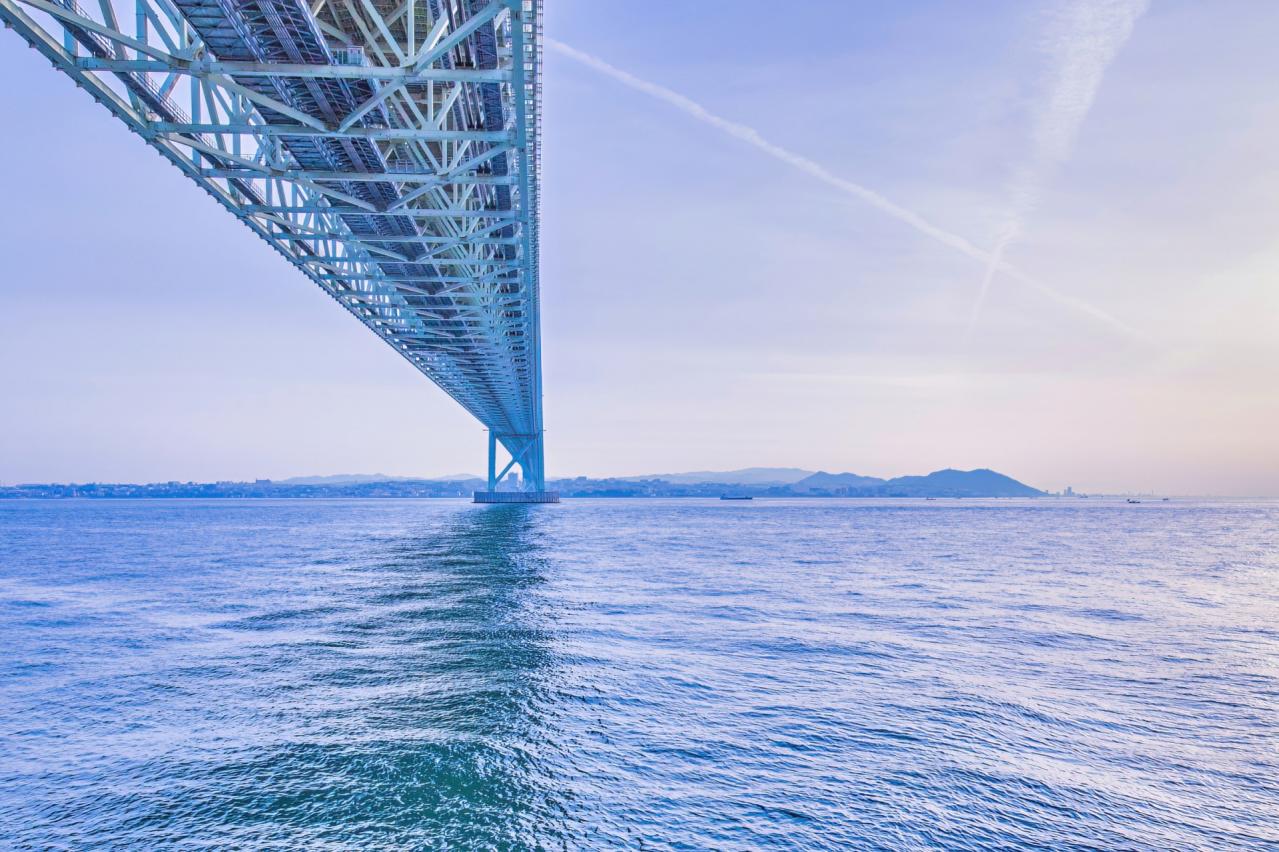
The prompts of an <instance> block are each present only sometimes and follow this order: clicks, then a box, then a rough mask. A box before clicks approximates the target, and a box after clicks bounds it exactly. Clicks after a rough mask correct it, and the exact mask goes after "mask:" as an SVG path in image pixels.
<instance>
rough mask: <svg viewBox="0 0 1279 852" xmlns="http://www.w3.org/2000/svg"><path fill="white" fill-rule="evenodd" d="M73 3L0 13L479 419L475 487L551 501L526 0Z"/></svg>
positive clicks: (501, 497) (29, 0)
mask: <svg viewBox="0 0 1279 852" xmlns="http://www.w3.org/2000/svg"><path fill="white" fill-rule="evenodd" d="M85 2H86V3H89V5H88V6H87V7H85V6H81V5H79V3H77V2H76V0H0V20H3V22H4V23H5V25H6V27H8V28H11V29H12V30H14V31H15V32H17V34H18V35H20V36H21V37H22V38H23V39H25V40H26V41H27V43H28V44H29V45H30V46H31V47H32V48H34V49H35V50H38V51H39V52H40V53H41V54H43V55H44V56H45V57H46V58H47V59H48V60H49V61H50V62H51V63H52V64H53V66H54V67H55V68H57V69H58V70H60V71H62V72H63V73H65V74H67V75H68V76H70V77H71V78H72V79H73V80H74V81H75V82H76V84H77V85H78V86H80V87H81V88H83V89H85V90H86V91H87V92H88V93H89V94H90V95H92V97H93V98H94V100H96V101H97V102H98V103H100V104H102V105H103V106H105V107H106V108H107V109H109V110H110V111H111V112H112V113H113V114H114V115H115V116H116V117H117V118H119V119H120V120H121V121H122V122H124V124H125V126H127V127H128V128H129V129H130V130H132V131H133V132H134V133H136V134H137V135H139V136H140V137H142V139H143V140H145V141H146V143H147V144H149V145H150V146H151V147H153V148H154V149H155V150H157V151H158V152H159V153H160V154H161V155H163V156H164V157H165V158H166V159H168V160H169V162H170V163H172V164H173V165H174V166H176V167H177V168H179V169H180V170H181V171H182V172H183V173H184V174H185V175H186V176H187V177H189V178H190V179H191V180H193V181H195V183H197V184H199V185H200V187H201V188H203V189H204V191H205V192H207V193H208V194H209V195H210V196H212V197H213V198H214V199H215V200H216V201H217V202H218V203H219V204H221V205H222V206H223V207H225V208H226V209H227V210H228V211H229V212H230V213H231V214H232V215H234V216H235V217H236V218H238V219H239V220H240V221H241V222H243V223H244V224H245V225H246V226H247V227H248V228H249V229H250V230H252V231H253V232H254V233H255V234H257V235H258V236H259V237H261V238H262V239H263V240H265V241H266V242H267V243H268V244H269V245H271V247H272V248H274V249H275V250H276V251H277V252H279V253H280V254H281V255H283V256H284V258H285V259H286V260H287V261H289V263H291V264H293V266H295V267H296V268H297V269H298V270H300V271H301V272H302V274H304V275H306V276H307V277H308V278H310V279H311V280H312V281H313V282H315V283H316V284H317V285H318V286H319V287H320V288H321V289H322V290H324V291H325V292H326V293H328V294H329V295H330V296H331V297H332V298H333V299H335V300H336V301H337V302H338V303H339V304H341V305H342V307H344V308H346V310H347V311H349V312H350V313H351V314H352V315H353V316H355V317H356V318H357V319H358V320H359V321H360V322H362V323H364V324H365V325H366V326H368V328H369V329H370V330H372V332H373V333H374V334H376V335H377V336H378V337H380V338H382V339H383V340H384V341H386V343H387V344H388V345H390V346H391V347H392V348H394V349H395V350H396V351H397V352H398V353H399V354H400V355H401V357H403V358H406V359H407V360H408V361H409V362H410V363H411V364H412V365H413V366H414V367H416V368H417V369H418V370H419V371H421V372H422V373H423V374H425V375H426V376H427V378H429V379H431V381H433V382H435V383H436V384H437V385H438V386H439V387H441V388H443V389H444V391H445V393H447V394H449V396H451V397H452V398H453V399H454V400H456V401H457V402H458V403H459V404H460V405H461V406H462V407H463V408H465V409H466V410H467V411H468V412H470V413H471V414H472V415H474V416H475V417H476V419H478V420H479V421H480V422H481V423H483V424H484V426H485V427H486V428H487V429H488V436H489V438H488V485H487V490H485V491H481V492H476V495H475V499H476V501H477V502H555V501H556V500H557V499H558V497H557V495H556V494H554V492H548V491H547V490H546V474H545V468H544V456H545V453H544V447H543V427H542V369H541V343H540V339H539V334H540V317H539V301H538V287H539V277H538V192H539V182H540V173H539V141H538V140H539V125H540V100H541V98H540V94H541V92H540V89H541V83H540V79H541V74H540V72H541V65H542V48H541V45H542V38H541V8H540V0H492V2H490V1H489V0H310V2H308V0H92V2H90V0H85ZM499 448H500V449H499ZM499 460H505V462H506V463H505V467H504V468H501V469H499V467H498V463H499ZM516 466H518V467H519V468H520V476H519V477H518V480H519V483H520V485H519V488H518V489H516V490H502V491H499V490H498V489H499V483H500V482H502V481H504V480H506V481H509V480H510V479H515V477H510V478H508V477H507V474H508V472H509V471H511V470H512V469H513V468H515V467H516Z"/></svg>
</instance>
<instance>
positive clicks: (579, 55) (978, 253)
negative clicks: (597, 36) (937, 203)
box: [546, 38, 1139, 337]
mask: <svg viewBox="0 0 1279 852" xmlns="http://www.w3.org/2000/svg"><path fill="white" fill-rule="evenodd" d="M546 46H547V47H549V48H550V49H552V50H554V51H555V52H557V53H559V54H561V55H563V56H567V57H569V58H570V59H573V60H575V61H577V62H580V63H582V64H583V65H586V66H587V67H589V68H592V69H594V70H596V71H598V72H600V73H601V74H604V75H605V76H608V77H611V78H612V79H614V80H616V81H617V82H619V83H622V84H623V85H625V86H628V87H630V88H632V89H635V90H636V91H639V92H643V93H644V94H646V95H650V96H651V97H654V98H656V99H658V100H660V101H663V102H664V103H667V104H669V105H670V106H673V107H675V108H676V109H678V110H680V111H681V112H683V113H685V114H687V115H690V116H692V117H693V118H696V119H697V120H698V121H701V122H703V123H705V124H709V125H710V126H712V127H715V128H716V129H718V130H720V131H722V132H724V133H726V134H728V135H729V136H732V137H734V138H736V139H739V140H741V141H742V142H745V143H747V144H748V145H751V146H753V147H755V148H757V149H759V150H760V151H763V152H764V153H765V154H768V155H769V156H770V157H773V158H774V159H777V160H780V161H781V162H783V163H786V164H787V165H789V166H792V167H794V168H796V169H799V170H800V171H802V172H805V173H806V174H808V175H811V176H812V177H814V178H816V179H818V180H820V181H822V182H823V183H825V184H827V185H828V186H831V187H834V188H835V189H838V190H840V191H841V192H844V193H846V194H848V195H851V196H853V197H854V198H857V199H859V200H861V201H863V202H865V203H866V204H869V205H870V206H872V207H874V208H876V209H877V210H880V211H881V212H883V213H885V214H887V215H889V216H891V217H892V218H894V219H897V220H898V221H900V222H902V223H904V224H906V225H908V226H910V227H911V228H914V229H915V230H916V231H918V232H919V233H921V234H924V235H925V236H928V237H930V238H932V239H933V240H935V241H937V242H939V243H941V244H942V245H945V246H948V247H949V248H951V249H953V250H955V251H957V252H959V253H960V254H963V255H965V256H967V257H969V258H971V259H973V260H975V261H977V262H979V263H982V264H985V265H986V266H987V268H989V269H994V270H996V271H998V272H1001V273H1003V274H1004V275H1007V276H1008V277H1009V278H1011V279H1013V280H1014V281H1017V282H1019V283H1021V284H1024V285H1026V286H1028V287H1030V288H1032V289H1034V290H1036V291H1038V292H1040V293H1042V294H1043V295H1044V296H1046V297H1048V298H1049V299H1052V300H1053V301H1055V302H1057V303H1058V304H1061V305H1063V306H1065V307H1068V308H1070V309H1072V310H1074V311H1077V312H1079V313H1082V314H1085V315H1087V316H1089V317H1091V318H1093V319H1094V320H1097V321H1099V322H1102V323H1104V324H1105V325H1107V326H1109V327H1111V328H1112V329H1115V330H1117V331H1120V332H1122V333H1123V334H1125V335H1128V336H1130V337H1137V336H1139V335H1138V334H1137V332H1136V331H1135V330H1134V329H1132V328H1131V327H1130V326H1128V325H1127V324H1125V323H1124V322H1122V321H1121V320H1119V319H1117V318H1116V317H1114V316H1112V315H1111V314H1109V313H1107V312H1106V311H1104V310H1102V309H1101V308H1099V307H1097V306H1095V305H1092V304H1090V303H1088V302H1086V301H1084V300H1083V299H1079V298H1076V297H1075V296H1071V295H1069V294H1067V293H1063V292H1061V291H1060V290H1058V289H1056V288H1055V287H1051V286H1049V285H1048V284H1045V283H1043V282H1042V281H1039V280H1038V279H1036V278H1033V277H1031V276H1029V275H1027V274H1026V273H1024V272H1022V271H1020V270H1019V269H1017V268H1015V267H1013V266H1012V265H1010V264H1009V263H1008V262H1007V261H1005V260H1004V259H1003V257H1002V256H1001V255H1000V254H997V253H995V252H989V251H985V250H984V249H981V248H979V247H978V246H976V245H974V244H973V243H972V242H971V241H969V240H968V239H967V238H965V237H962V236H960V235H958V234H956V233H954V232H952V231H948V230H946V229H945V228H942V227H939V226H938V225H935V224H933V223H932V222H930V221H928V220H927V219H926V218H924V217H923V216H921V215H920V214H918V213H916V212H915V211H913V210H910V209H908V208H906V207H903V206H901V205H900V204H897V203H895V202H893V201H891V200H890V199H888V198H886V197H885V196H883V195H881V194H880V193H878V192H876V191H875V190H873V189H870V188H868V187H865V186H863V185H861V184H859V183H856V182H854V181H851V180H847V179H845V178H842V177H840V176H839V175H837V174H835V173H834V172H832V171H831V170H830V169H828V168H826V167H825V166H823V165H822V164H821V163H818V162H816V161H815V160H811V159H809V158H808V157H805V156H804V155H802V154H798V153H796V152H794V151H791V150H790V149H788V148H783V147H782V146H781V145H777V144H775V143H773V142H770V141H768V140H767V139H765V138H764V137H763V136H761V135H760V133H759V131H757V130H755V128H753V127H749V126H747V125H745V124H740V123H738V122H735V121H730V120H728V119H726V118H723V117H721V116H719V115H716V114H715V113H713V112H711V111H710V110H708V109H707V108H706V107H704V106H702V105H701V104H699V103H698V102H697V101H695V100H693V99H692V98H689V97H686V96H684V95H681V94H680V93H679V92H676V91H674V90H673V89H668V88H666V87H665V86H661V85H658V84H657V83H652V82H649V81H648V80H644V79H641V78H639V77H636V76H635V75H634V74H631V73H630V72H628V71H623V70H622V69H621V68H618V67H617V66H615V65H612V64H610V63H608V62H606V61H604V60H603V59H600V58H599V57H597V56H593V55H591V54H589V53H586V52H584V51H581V50H578V49H577V48H575V47H572V46H570V45H567V44H565V43H564V42H562V41H558V40H556V39H553V38H547V39H546Z"/></svg>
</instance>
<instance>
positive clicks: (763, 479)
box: [616, 467, 813, 485]
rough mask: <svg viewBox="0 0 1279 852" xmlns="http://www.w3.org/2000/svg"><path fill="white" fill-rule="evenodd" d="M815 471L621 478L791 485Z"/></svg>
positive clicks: (793, 469) (753, 470)
mask: <svg viewBox="0 0 1279 852" xmlns="http://www.w3.org/2000/svg"><path fill="white" fill-rule="evenodd" d="M812 475H813V471H811V470H803V469H801V468H798V467H744V468H742V469H741V470H719V471H716V470H696V471H692V472H690V473H650V474H648V475H647V476H619V477H616V478H617V479H622V480H629V481H633V482H638V481H644V480H650V479H660V480H662V481H663V482H674V483H676V484H678V485H696V484H698V483H703V482H714V483H719V484H721V485H790V484H791V483H792V482H799V481H800V480H801V479H804V478H806V477H809V476H812Z"/></svg>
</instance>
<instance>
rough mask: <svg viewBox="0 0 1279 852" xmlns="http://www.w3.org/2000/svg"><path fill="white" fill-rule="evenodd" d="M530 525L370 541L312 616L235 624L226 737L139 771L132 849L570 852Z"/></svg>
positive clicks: (456, 520)
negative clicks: (242, 636)
mask: <svg viewBox="0 0 1279 852" xmlns="http://www.w3.org/2000/svg"><path fill="white" fill-rule="evenodd" d="M537 511H538V509H537V507H530V506H490V507H483V508H479V507H477V508H471V507H467V509H465V510H459V511H458V512H457V513H456V514H452V515H450V516H448V517H447V518H446V519H445V520H443V521H439V520H438V519H437V520H436V521H435V522H434V523H433V524H428V525H427V526H426V528H424V529H422V530H421V531H419V532H414V533H411V534H396V535H393V536H389V537H387V536H382V537H374V538H373V539H372V541H371V542H370V543H369V544H368V547H367V549H366V550H364V551H362V552H360V551H356V552H352V551H346V552H344V553H343V555H342V558H341V562H342V564H339V565H333V566H330V567H331V568H333V569H334V570H331V571H328V572H327V573H325V574H322V575H320V576H321V578H322V580H321V582H320V583H319V584H318V589H319V590H320V592H319V597H320V600H316V597H317V595H316V593H315V592H312V593H311V594H310V595H309V597H308V601H309V602H311V603H313V604H315V605H312V606H309V607H307V608H305V609H304V610H299V609H296V608H294V609H288V610H280V611H278V612H271V611H267V612H264V613H263V614H261V615H258V616H255V617H254V618H253V619H248V620H242V621H239V622H233V623H231V624H229V625H227V627H228V628H229V629H233V630H243V631H245V633H246V639H247V640H248V641H249V643H250V647H251V650H249V649H247V648H246V650H245V652H244V656H243V658H242V659H238V660H236V661H235V662H236V664H237V671H236V672H234V673H233V674H229V675H227V674H223V675H222V676H221V677H222V678H223V680H224V684H223V686H224V689H223V690H222V692H221V695H222V698H221V699H219V703H220V705H221V706H220V707H219V709H218V710H217V711H216V712H217V713H218V714H219V715H220V716H222V717H223V718H221V719H220V724H221V727H222V728H223V731H224V739H225V740H226V741H225V742H222V743H218V744H216V745H215V746H214V747H213V748H203V746H204V745H205V744H206V743H207V742H208V741H209V737H208V736H207V735H200V736H198V737H195V738H194V739H195V740H196V741H197V743H198V744H199V745H200V746H202V747H201V748H200V749H199V750H198V752H197V753H194V754H190V755H187V756H184V757H182V758H180V759H179V758H177V757H175V756H172V755H169V756H166V758H165V759H164V760H162V761H159V762H158V763H150V764H149V765H147V766H146V767H145V768H140V771H139V777H135V779H134V781H136V782H138V783H139V784H140V785H141V786H144V787H146V788H148V789H147V791H146V792H143V793H140V794H138V793H137V789H138V788H137V787H134V790H135V795H133V796H132V797H130V798H131V800H130V801H123V800H121V801H117V802H116V805H117V806H118V807H119V808H120V809H121V810H122V811H131V812H132V814H133V817H132V818H130V819H127V820H125V822H126V823H129V824H130V825H129V829H128V830H127V831H125V832H124V835H126V836H131V837H134V838H136V839H137V840H138V841H140V842H141V843H142V844H143V845H148V844H149V843H150V842H152V841H156V840H160V839H161V838H164V837H166V836H167V837H173V836H185V837H200V838H206V839H211V840H213V841H214V845H219V844H222V843H227V844H230V845H242V846H244V847H246V848H259V849H260V848H283V847H285V846H294V847H300V848H315V847H317V846H318V847H325V848H328V847H330V846H331V847H332V848H424V847H430V848H438V847H446V848H467V849H470V848H530V847H536V848H543V847H545V846H547V845H552V846H558V845H560V842H559V840H557V839H556V838H563V837H564V836H565V835H564V833H563V832H562V829H564V828H566V827H567V824H568V817H567V813H568V811H567V807H566V798H567V797H568V793H567V791H566V789H565V788H564V787H563V785H562V784H561V783H559V782H557V780H556V778H554V777H553V776H552V773H551V771H550V768H549V766H548V765H547V764H546V763H545V761H544V759H543V757H542V756H541V755H542V754H543V753H548V754H549V753H553V752H554V749H553V742H554V729H553V722H552V721H551V720H552V718H553V716H554V708H553V707H552V701H553V698H552V696H553V691H554V681H555V676H556V675H555V672H556V664H555V659H554V654H553V652H552V650H551V648H550V642H549V634H548V632H547V629H546V626H547V624H548V623H549V618H550V615H551V614H550V613H549V612H548V611H547V610H548V606H547V604H546V603H545V601H544V600H543V599H542V598H541V597H540V596H539V590H540V587H541V586H542V584H543V569H544V565H543V563H542V561H541V560H542V556H541V555H540V554H539V551H538V545H537V542H536V538H537V537H536V535H535V533H536V530H537ZM363 546H364V545H361V547H363ZM310 582H313V583H314V582H316V581H315V579H314V578H313V579H311V580H310ZM326 596H327V597H328V598H329V599H328V600H325V597H326ZM250 622H251V623H250ZM222 662H225V661H222ZM208 687H209V684H204V688H208ZM179 791H181V792H180V794H178V793H179ZM108 795H115V796H120V795H124V794H123V793H122V791H121V792H116V793H114V794H108ZM117 836H119V835H117Z"/></svg>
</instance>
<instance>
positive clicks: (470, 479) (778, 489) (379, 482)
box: [0, 467, 1044, 499]
mask: <svg viewBox="0 0 1279 852" xmlns="http://www.w3.org/2000/svg"><path fill="white" fill-rule="evenodd" d="M547 486H548V487H549V488H551V489H553V490H556V491H559V492H560V493H561V494H562V495H563V496H565V497H718V496H722V495H723V494H725V493H726V492H732V493H733V494H737V495H749V496H752V497H1038V496H1041V495H1042V494H1043V493H1044V492H1042V491H1040V490H1038V489H1037V488H1031V487H1030V486H1029V485H1025V484H1023V483H1021V482H1018V481H1017V480H1015V479H1013V478H1012V477H1009V476H1005V475H1004V474H1002V473H996V472H995V471H993V470H986V469H981V470H951V469H949V468H948V469H946V470H938V471H934V472H933V473H930V474H928V475H927V476H899V477H896V478H894V479H881V478H879V477H877V476H861V475H859V474H856V473H826V472H825V471H816V472H812V471H807V470H800V469H799V468H790V467H781V468H778V467H748V468H743V469H742V470H731V471H693V472H690V473H668V474H659V475H655V476H649V477H641V476H628V477H617V478H612V479H591V478H589V477H585V476H579V477H576V478H573V479H554V480H551V481H550V482H548V483H547ZM483 487H484V481H483V480H482V479H480V478H479V477H477V476H468V475H466V474H457V475H454V476H448V477H432V478H430V479H408V478H400V477H393V476H386V475H385V474H338V475H335V476H298V477H293V478H292V479H284V480H278V481H272V480H269V479H260V480H257V481H256V482H203V483H201V482H160V483H150V484H126V483H86V484H78V485H77V484H70V485H64V484H27V485H15V486H9V487H0V499H2V498H23V497H36V498H57V497H116V498H120V497H465V496H469V495H470V493H471V492H472V491H474V490H476V489H479V488H483Z"/></svg>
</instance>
